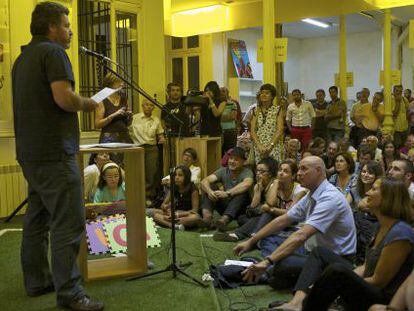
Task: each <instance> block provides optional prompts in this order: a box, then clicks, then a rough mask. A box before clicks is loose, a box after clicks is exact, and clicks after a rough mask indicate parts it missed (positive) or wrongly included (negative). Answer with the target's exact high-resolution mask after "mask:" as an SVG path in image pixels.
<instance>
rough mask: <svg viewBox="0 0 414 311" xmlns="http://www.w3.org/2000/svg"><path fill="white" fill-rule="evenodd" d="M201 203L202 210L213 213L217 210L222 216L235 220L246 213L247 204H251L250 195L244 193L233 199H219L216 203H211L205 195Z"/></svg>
mask: <svg viewBox="0 0 414 311" xmlns="http://www.w3.org/2000/svg"><path fill="white" fill-rule="evenodd" d="M212 188H213V187H212ZM201 202H202V203H201V209H202V210H208V211H210V212H211V213H213V210H216V211H217V212H218V213H219V214H220V215H226V216H228V217H229V218H230V219H231V220H233V219H236V218H237V217H238V216H239V215H241V214H242V213H244V211H245V209H246V206H247V204H249V194H248V193H247V192H244V193H241V194H237V195H235V196H232V197H231V198H227V199H219V200H217V201H216V202H213V201H211V200H210V199H209V198H208V196H207V195H206V194H203V195H202V197H201Z"/></svg>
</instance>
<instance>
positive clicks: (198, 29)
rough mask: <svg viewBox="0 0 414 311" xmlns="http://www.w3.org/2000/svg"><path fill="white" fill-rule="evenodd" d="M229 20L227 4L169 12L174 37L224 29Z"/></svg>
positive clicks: (226, 27)
mask: <svg viewBox="0 0 414 311" xmlns="http://www.w3.org/2000/svg"><path fill="white" fill-rule="evenodd" d="M230 21H231V18H230V17H229V7H228V6H226V5H221V4H217V5H211V6H207V7H202V8H197V9H192V10H186V11H180V12H175V13H173V14H171V32H172V33H173V34H174V36H175V37H188V36H192V35H196V34H206V33H212V32H219V31H225V30H227V29H228V25H229V23H230Z"/></svg>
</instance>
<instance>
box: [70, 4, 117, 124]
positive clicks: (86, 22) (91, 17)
mask: <svg viewBox="0 0 414 311" xmlns="http://www.w3.org/2000/svg"><path fill="white" fill-rule="evenodd" d="M78 12H79V13H78V25H79V46H84V47H86V48H88V49H90V50H93V51H97V52H98V53H101V54H103V55H105V56H108V57H111V37H110V36H111V28H110V4H109V3H108V2H101V1H96V0H80V1H79V2H78ZM79 67H80V68H79V76H80V77H79V92H80V94H81V95H82V96H85V97H91V96H92V95H94V94H95V93H96V92H98V91H99V90H100V86H101V82H102V78H103V77H104V76H105V74H106V72H104V70H102V68H101V66H100V65H99V64H98V63H97V61H96V59H95V58H92V57H89V56H86V55H80V58H79ZM81 128H82V130H83V131H92V130H94V128H95V113H82V115H81Z"/></svg>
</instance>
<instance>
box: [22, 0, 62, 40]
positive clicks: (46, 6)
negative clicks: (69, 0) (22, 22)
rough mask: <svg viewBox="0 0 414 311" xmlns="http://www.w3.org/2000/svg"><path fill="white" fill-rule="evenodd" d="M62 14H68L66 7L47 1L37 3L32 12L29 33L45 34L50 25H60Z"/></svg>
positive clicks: (34, 34)
mask: <svg viewBox="0 0 414 311" xmlns="http://www.w3.org/2000/svg"><path fill="white" fill-rule="evenodd" d="M62 15H69V10H68V8H67V7H65V6H63V5H61V4H59V3H55V2H49V1H47V2H42V3H39V4H38V5H36V7H35V9H34V11H33V12H32V21H31V23H30V33H31V34H32V36H39V35H40V36H46V35H47V34H48V33H49V26H50V25H55V26H58V25H60V23H61V21H62Z"/></svg>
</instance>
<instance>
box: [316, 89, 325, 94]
mask: <svg viewBox="0 0 414 311" xmlns="http://www.w3.org/2000/svg"><path fill="white" fill-rule="evenodd" d="M318 93H322V94H323V95H325V90H324V89H318V90H316V92H315V94H318Z"/></svg>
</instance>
